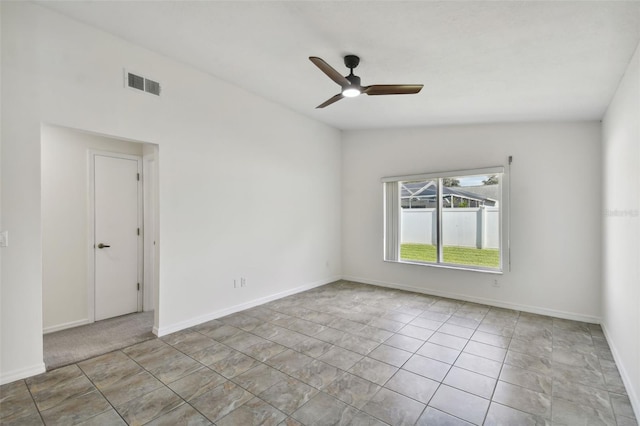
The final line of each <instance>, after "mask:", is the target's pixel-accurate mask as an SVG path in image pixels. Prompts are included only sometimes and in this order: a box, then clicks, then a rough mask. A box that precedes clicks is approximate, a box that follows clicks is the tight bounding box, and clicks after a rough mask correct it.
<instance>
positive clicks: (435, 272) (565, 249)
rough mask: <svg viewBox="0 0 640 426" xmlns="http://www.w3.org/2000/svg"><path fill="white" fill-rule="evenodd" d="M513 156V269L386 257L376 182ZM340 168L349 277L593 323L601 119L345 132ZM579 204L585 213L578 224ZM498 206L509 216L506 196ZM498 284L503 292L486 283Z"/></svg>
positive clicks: (345, 266) (596, 304) (597, 314)
mask: <svg viewBox="0 0 640 426" xmlns="http://www.w3.org/2000/svg"><path fill="white" fill-rule="evenodd" d="M509 155H513V167H512V174H511V176H509V175H508V173H507V174H506V175H505V181H504V189H505V190H506V188H507V187H508V185H509V182H510V181H511V183H512V189H511V193H512V197H511V205H512V208H511V253H512V259H511V260H512V270H511V272H509V271H508V269H506V268H505V272H504V274H503V275H501V276H500V275H493V274H487V273H481V272H470V271H459V270H452V269H444V268H437V267H429V266H418V265H407V264H399V263H391V262H384V261H383V260H382V259H383V247H382V232H383V211H382V184H381V183H380V178H382V177H384V176H398V175H407V174H419V173H428V172H440V171H448V170H461V169H473V168H482V167H491V166H499V165H504V166H507V158H508V156H509ZM342 165H343V168H342V174H343V183H342V185H343V199H342V217H343V222H342V229H343V233H342V252H343V276H345V277H346V278H348V279H353V280H358V281H362V282H368V283H377V284H382V285H390V286H396V287H401V288H407V289H412V290H417V291H423V292H427V293H431V294H437V295H448V296H452V297H457V298H461V299H465V300H475V301H479V302H485V303H490V304H494V305H498V306H506V307H512V308H517V309H522V310H526V311H533V312H539V313H544V314H550V315H556V316H561V317H567V318H575V319H580V320H585V321H592V322H598V320H599V318H600V270H601V268H600V256H601V249H600V242H601V237H600V232H599V229H600V223H601V220H600V217H601V214H600V212H601V205H600V199H601V182H600V180H601V165H600V124H599V123H597V122H580V123H546V124H500V125H473V126H457V127H432V128H415V129H397V130H394V129H391V130H385V131H378V130H376V131H364V130H362V131H349V132H345V134H344V137H343V164H342ZM540 205H544V206H547V207H548V208H546V209H540V208H538V207H539V206H540ZM576 206H580V207H588V206H591V208H585V209H584V213H583V214H582V215H580V216H579V217H577V218H576V216H575V214H574V212H575V207H576ZM502 208H503V211H504V215H505V216H504V217H505V219H506V218H507V217H508V203H507V201H506V199H503V203H502ZM585 229H590V230H592V231H591V232H584V230H585ZM505 230H506V227H505ZM503 243H504V244H505V246H506V233H505V235H503ZM494 279H498V281H499V283H500V287H499V288H495V287H493V286H492V283H493V281H494ZM578 296H579V297H578Z"/></svg>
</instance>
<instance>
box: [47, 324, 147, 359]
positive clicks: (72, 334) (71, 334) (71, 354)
mask: <svg viewBox="0 0 640 426" xmlns="http://www.w3.org/2000/svg"><path fill="white" fill-rule="evenodd" d="M152 328H153V311H150V312H140V313H135V314H129V315H123V316H121V317H117V318H110V319H106V320H102V321H97V322H94V323H93V324H88V325H83V326H80V327H75V328H70V329H67V330H62V331H56V332H55V333H49V334H45V335H44V364H45V366H46V367H47V371H49V370H53V369H55V368H58V367H63V366H65V365H69V364H73V363H76V362H78V361H82V360H85V359H88V358H92V357H94V356H96V355H101V354H105V353H107V352H111V351H115V350H116V349H122V348H125V347H127V346H131V345H133V344H135V343H139V342H143V341H145V340H149V339H153V338H155V336H154V335H153V333H152V332H151V330H152Z"/></svg>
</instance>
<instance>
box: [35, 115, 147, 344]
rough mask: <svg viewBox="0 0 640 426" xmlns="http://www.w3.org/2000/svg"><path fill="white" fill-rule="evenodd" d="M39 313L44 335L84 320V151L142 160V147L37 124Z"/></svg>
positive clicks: (86, 236) (86, 202)
mask: <svg viewBox="0 0 640 426" xmlns="http://www.w3.org/2000/svg"><path fill="white" fill-rule="evenodd" d="M41 138H42V151H41V156H42V158H41V161H42V172H41V173H42V175H41V177H42V314H43V326H44V331H45V332H50V331H55V330H60V329H63V328H68V327H71V326H76V325H80V324H86V323H87V322H89V312H88V305H87V304H88V300H87V297H88V295H87V280H88V278H87V277H88V262H89V259H88V257H87V256H88V252H87V243H88V241H89V234H88V233H89V225H90V224H89V217H88V214H89V199H88V198H89V191H88V185H89V173H88V160H89V155H88V153H89V150H98V151H111V152H119V153H122V154H131V155H138V156H140V157H142V148H143V144H139V143H134V142H127V141H122V140H117V139H112V138H106V137H102V136H98V135H92V134H89V133H84V132H78V131H74V130H71V129H65V128H61V127H55V126H46V125H45V126H42V130H41Z"/></svg>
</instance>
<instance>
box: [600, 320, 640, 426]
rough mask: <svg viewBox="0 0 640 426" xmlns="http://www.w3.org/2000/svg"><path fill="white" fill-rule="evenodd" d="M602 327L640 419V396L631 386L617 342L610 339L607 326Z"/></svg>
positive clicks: (637, 416)
mask: <svg viewBox="0 0 640 426" xmlns="http://www.w3.org/2000/svg"><path fill="white" fill-rule="evenodd" d="M601 326H602V331H603V332H604V337H605V338H606V339H607V343H608V344H609V349H611V353H612V354H613V360H614V361H615V363H616V367H618V372H620V377H622V382H623V383H624V387H625V388H626V390H627V395H628V396H629V401H631V406H632V407H633V411H634V413H635V415H636V419H640V395H638V394H637V393H636V391H635V389H634V388H633V386H631V378H630V377H629V373H628V372H627V369H626V368H625V366H624V364H623V363H622V359H621V358H620V352H618V349H617V348H616V345H615V342H614V341H613V340H611V338H610V337H609V332H608V331H607V326H606V324H604V323H603V324H601Z"/></svg>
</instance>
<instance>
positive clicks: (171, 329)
mask: <svg viewBox="0 0 640 426" xmlns="http://www.w3.org/2000/svg"><path fill="white" fill-rule="evenodd" d="M340 279H341V277H340V276H334V277H329V278H326V279H323V280H320V281H315V282H312V283H309V284H304V285H301V286H298V287H294V288H292V289H289V290H285V291H281V292H280V293H276V294H272V295H270V296H264V297H260V298H258V299H254V300H250V301H248V302H244V303H241V304H239V305H235V306H231V307H229V308H225V309H220V310H218V311H214V312H210V313H208V314H205V315H201V316H199V317H195V318H191V319H188V320H185V321H181V322H177V323H175V324H170V325H167V326H164V327H156V326H154V327H153V334H155V335H156V336H158V337H162V336H166V335H167V334H171V333H175V332H176V331H180V330H184V329H185V328H189V327H193V326H195V325H198V324H202V323H205V322H207V321H211V320H214V319H216V318H220V317H223V316H225V315H230V314H233V313H236V312H239V311H244V310H245V309H249V308H253V307H254V306H259V305H263V304H265V303H267V302H271V301H273V300H277V299H282V298H283V297H287V296H291V295H292V294H296V293H300V292H303V291H306V290H311V289H313V288H316V287H320V286H323V285H325V284H329V283H332V282H335V281H339V280H340Z"/></svg>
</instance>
